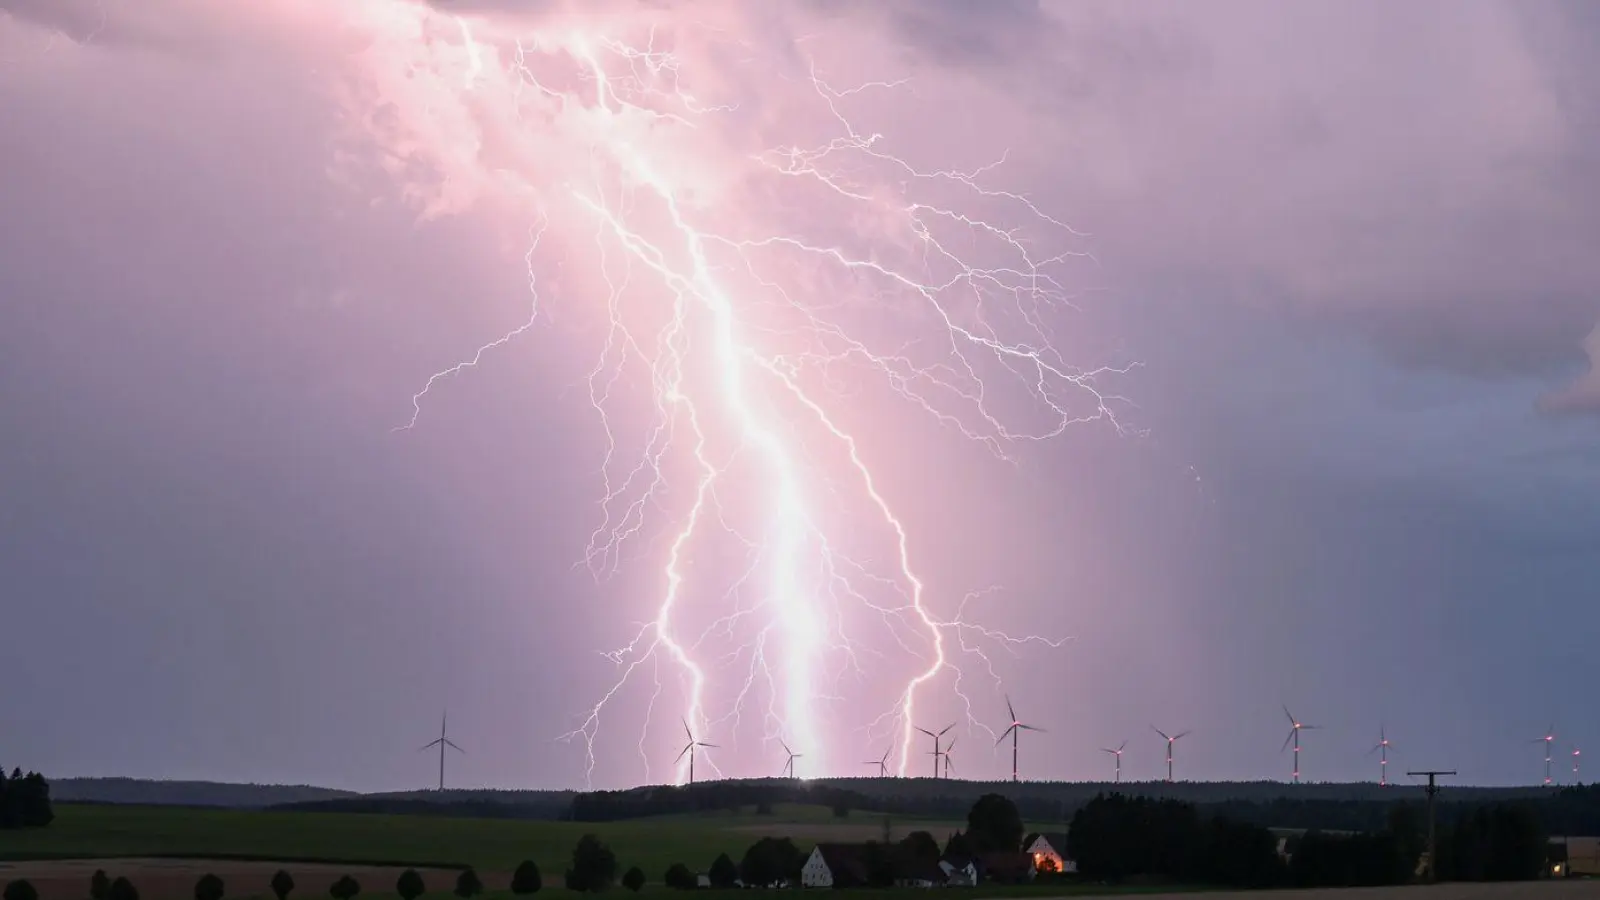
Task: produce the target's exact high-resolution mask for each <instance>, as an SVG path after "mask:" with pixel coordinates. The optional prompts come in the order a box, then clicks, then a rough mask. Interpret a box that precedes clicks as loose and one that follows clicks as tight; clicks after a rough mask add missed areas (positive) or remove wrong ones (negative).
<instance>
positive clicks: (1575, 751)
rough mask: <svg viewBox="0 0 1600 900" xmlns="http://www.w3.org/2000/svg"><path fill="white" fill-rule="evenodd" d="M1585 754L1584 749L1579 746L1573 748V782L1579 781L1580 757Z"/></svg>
mask: <svg viewBox="0 0 1600 900" xmlns="http://www.w3.org/2000/svg"><path fill="white" fill-rule="evenodd" d="M1581 756H1583V751H1582V750H1579V749H1578V748H1577V747H1573V748H1572V783H1573V784H1577V783H1578V758H1579V757H1581Z"/></svg>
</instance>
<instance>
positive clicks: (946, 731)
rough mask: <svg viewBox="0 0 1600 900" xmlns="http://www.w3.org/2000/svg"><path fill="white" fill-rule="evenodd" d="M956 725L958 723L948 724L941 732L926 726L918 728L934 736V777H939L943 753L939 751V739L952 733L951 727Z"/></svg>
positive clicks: (929, 735)
mask: <svg viewBox="0 0 1600 900" xmlns="http://www.w3.org/2000/svg"><path fill="white" fill-rule="evenodd" d="M954 727H956V723H954V722H951V723H950V724H949V725H946V726H945V727H943V728H941V729H939V733H938V734H934V733H933V732H931V731H929V730H928V729H926V728H918V729H917V730H918V731H920V732H922V733H923V734H925V735H927V736H928V737H931V738H933V777H934V778H938V777H939V757H940V755H941V753H940V751H939V740H940V739H941V738H943V737H944V736H945V735H946V734H949V733H950V729H952V728H954Z"/></svg>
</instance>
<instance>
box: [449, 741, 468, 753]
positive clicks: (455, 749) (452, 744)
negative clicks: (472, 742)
mask: <svg viewBox="0 0 1600 900" xmlns="http://www.w3.org/2000/svg"><path fill="white" fill-rule="evenodd" d="M444 745H445V746H446V747H449V748H450V749H451V750H454V751H456V752H457V753H465V752H467V751H465V750H463V749H461V748H460V747H457V746H456V742H455V741H452V740H450V739H449V738H445V741H444Z"/></svg>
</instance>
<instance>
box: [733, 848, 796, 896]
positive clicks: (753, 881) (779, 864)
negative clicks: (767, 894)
mask: <svg viewBox="0 0 1600 900" xmlns="http://www.w3.org/2000/svg"><path fill="white" fill-rule="evenodd" d="M805 862H806V858H805V854H803V853H801V852H800V848H798V847H796V846H795V845H794V841H792V840H790V839H788V838H773V837H764V838H762V839H760V840H758V841H756V842H755V843H754V844H752V845H750V849H749V850H746V851H745V853H744V859H742V860H740V862H739V877H740V879H742V880H743V881H744V883H745V885H746V886H749V887H767V886H769V885H773V884H777V883H778V882H780V881H790V880H793V879H795V878H797V877H799V875H800V868H801V867H802V866H804V865H805Z"/></svg>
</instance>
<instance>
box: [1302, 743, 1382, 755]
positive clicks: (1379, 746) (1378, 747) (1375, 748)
mask: <svg viewBox="0 0 1600 900" xmlns="http://www.w3.org/2000/svg"><path fill="white" fill-rule="evenodd" d="M1382 749H1383V743H1382V742H1381V741H1380V742H1379V743H1376V744H1373V745H1372V749H1371V750H1368V751H1367V755H1368V756H1371V755H1372V754H1374V753H1377V752H1378V751H1379V750H1382ZM1279 752H1280V753H1281V752H1283V751H1281V750H1280V751H1279Z"/></svg>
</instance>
